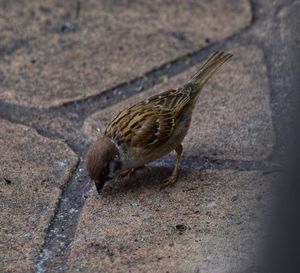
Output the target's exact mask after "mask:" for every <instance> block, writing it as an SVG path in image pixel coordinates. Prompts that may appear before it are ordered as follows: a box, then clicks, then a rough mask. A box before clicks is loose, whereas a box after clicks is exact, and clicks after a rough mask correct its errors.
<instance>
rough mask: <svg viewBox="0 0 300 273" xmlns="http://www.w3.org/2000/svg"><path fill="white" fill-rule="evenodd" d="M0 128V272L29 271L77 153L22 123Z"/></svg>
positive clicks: (6, 124)
mask: <svg viewBox="0 0 300 273" xmlns="http://www.w3.org/2000/svg"><path fill="white" fill-rule="evenodd" d="M0 127H1V130H0V153H1V157H0V196H1V197H0V226H1V232H0V253H1V259H0V271H1V272H22V273H23V272H32V271H33V267H34V264H35V262H36V260H37V258H38V256H39V254H40V251H41V247H42V245H43V243H44V237H45V232H46V231H47V228H48V226H49V224H50V221H51V218H52V217H53V215H54V211H55V209H56V207H57V204H58V200H59V197H60V195H61V192H62V190H61V188H62V186H64V185H66V183H67V181H68V178H69V176H70V174H71V172H72V170H73V169H74V167H75V164H76V162H77V156H76V155H75V154H74V152H73V151H72V150H71V149H70V148H69V147H68V146H67V145H66V144H64V143H62V142H59V141H54V140H50V139H47V138H45V137H42V136H41V135H39V134H38V133H37V132H36V131H35V130H33V129H30V128H28V127H25V126H22V125H16V124H12V123H10V122H7V121H4V120H0Z"/></svg>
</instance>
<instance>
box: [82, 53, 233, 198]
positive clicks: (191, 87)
mask: <svg viewBox="0 0 300 273" xmlns="http://www.w3.org/2000/svg"><path fill="white" fill-rule="evenodd" d="M232 56H233V55H232V54H231V53H226V52H222V51H216V52H214V53H212V54H211V55H210V56H209V57H208V58H207V59H206V61H205V62H204V63H203V64H202V65H201V66H200V68H199V69H198V70H197V72H196V73H195V74H194V75H193V76H192V77H191V78H190V79H189V80H188V81H187V82H185V84H183V86H182V87H180V88H178V89H174V90H168V91H166V92H163V93H159V94H157V95H154V96H152V97H149V98H148V99H146V100H142V101H140V102H138V103H136V104H134V105H133V106H130V107H127V108H125V109H123V110H122V111H120V112H119V113H118V114H117V115H116V116H115V118H113V119H112V120H111V121H110V122H109V123H108V125H107V127H106V129H105V132H104V135H102V136H100V137H98V138H97V140H96V141H95V142H94V143H92V144H91V145H90V147H89V149H88V152H87V156H86V169H87V172H88V175H89V177H90V178H91V179H92V180H94V182H95V186H96V190H97V192H98V194H101V192H102V189H103V186H104V184H105V183H106V181H108V180H110V179H113V178H115V177H119V176H121V177H122V176H126V175H128V174H131V173H133V172H134V171H135V170H136V169H138V168H140V167H142V166H144V165H145V164H147V163H149V162H152V161H155V160H157V159H159V158H161V157H163V156H164V155H166V154H168V153H170V152H172V151H173V150H175V152H176V163H175V168H174V170H173V172H172V174H171V175H170V176H169V177H168V178H167V179H165V180H163V181H162V184H161V187H160V188H161V189H163V188H166V187H168V186H171V185H173V184H174V183H175V182H176V180H177V177H178V172H179V165H180V158H181V156H182V152H183V146H182V142H183V139H184V137H185V136H186V134H187V132H188V129H189V126H190V123H191V118H192V113H193V109H194V107H195V104H196V101H197V99H198V97H199V94H200V93H201V90H202V89H203V86H204V85H205V83H206V82H207V81H208V80H209V79H210V78H211V77H212V76H213V75H214V74H215V73H216V72H217V71H218V70H219V69H220V67H221V66H222V65H223V64H224V63H226V62H227V61H228V60H229V59H230V58H231V57H232Z"/></svg>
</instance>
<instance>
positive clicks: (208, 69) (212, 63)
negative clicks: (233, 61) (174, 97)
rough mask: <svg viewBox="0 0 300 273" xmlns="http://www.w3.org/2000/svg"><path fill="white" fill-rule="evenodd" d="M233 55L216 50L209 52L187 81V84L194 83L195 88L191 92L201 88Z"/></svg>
mask: <svg viewBox="0 0 300 273" xmlns="http://www.w3.org/2000/svg"><path fill="white" fill-rule="evenodd" d="M232 56H233V55H232V54H230V53H225V52H222V51H216V52H215V53H213V54H211V55H210V56H209V57H208V58H207V60H206V61H205V62H204V64H203V65H202V66H201V67H200V69H199V70H198V71H197V72H196V74H195V75H194V76H193V77H192V78H191V79H190V80H189V81H188V82H187V84H196V86H197V88H196V89H194V90H192V92H194V91H196V92H197V93H198V91H200V90H201V88H202V87H203V85H204V84H205V83H206V82H207V81H208V80H209V79H210V78H211V77H212V76H213V75H214V74H215V73H216V72H217V71H218V70H219V69H220V67H221V66H222V65H223V64H224V63H226V62H227V61H228V60H229V59H230V58H231V57H232Z"/></svg>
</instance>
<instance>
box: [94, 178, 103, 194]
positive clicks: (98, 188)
mask: <svg viewBox="0 0 300 273" xmlns="http://www.w3.org/2000/svg"><path fill="white" fill-rule="evenodd" d="M95 186H96V189H97V192H98V194H99V195H100V194H101V192H102V189H103V186H104V183H103V182H101V181H99V180H97V181H95Z"/></svg>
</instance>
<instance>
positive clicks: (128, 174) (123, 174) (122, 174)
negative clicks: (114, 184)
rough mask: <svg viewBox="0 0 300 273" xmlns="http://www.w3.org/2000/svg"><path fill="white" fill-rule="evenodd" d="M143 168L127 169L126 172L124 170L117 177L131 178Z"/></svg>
mask: <svg viewBox="0 0 300 273" xmlns="http://www.w3.org/2000/svg"><path fill="white" fill-rule="evenodd" d="M144 167H145V166H141V167H136V168H129V169H127V170H124V171H123V172H121V173H120V174H119V177H121V178H124V177H126V176H131V175H133V174H134V173H135V172H136V171H137V170H140V169H143V168H144Z"/></svg>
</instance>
